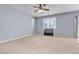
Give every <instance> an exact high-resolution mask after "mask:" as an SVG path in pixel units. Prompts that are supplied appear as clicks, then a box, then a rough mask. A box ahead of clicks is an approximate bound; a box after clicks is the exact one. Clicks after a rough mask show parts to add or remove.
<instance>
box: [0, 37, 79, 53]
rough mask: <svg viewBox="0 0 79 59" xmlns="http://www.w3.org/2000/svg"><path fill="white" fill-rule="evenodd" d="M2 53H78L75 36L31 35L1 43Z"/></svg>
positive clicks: (78, 45)
mask: <svg viewBox="0 0 79 59" xmlns="http://www.w3.org/2000/svg"><path fill="white" fill-rule="evenodd" d="M0 53H1V54H28V53H30V54H67V53H68V54H75V53H76V54H78V53H79V43H77V42H76V40H75V39H73V38H62V37H52V36H29V37H24V38H21V39H17V40H13V41H9V42H6V43H2V44H0Z"/></svg>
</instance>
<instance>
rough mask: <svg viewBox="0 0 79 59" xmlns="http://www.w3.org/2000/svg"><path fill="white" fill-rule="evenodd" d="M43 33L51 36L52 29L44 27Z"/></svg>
mask: <svg viewBox="0 0 79 59" xmlns="http://www.w3.org/2000/svg"><path fill="white" fill-rule="evenodd" d="M44 35H49V36H53V29H45V30H44Z"/></svg>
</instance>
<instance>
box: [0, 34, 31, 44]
mask: <svg viewBox="0 0 79 59" xmlns="http://www.w3.org/2000/svg"><path fill="white" fill-rule="evenodd" d="M28 36H32V34H28V35H23V36H19V37H13V38H10V39H7V40H5V41H1V42H0V43H4V42H9V41H12V40H16V39H20V38H23V37H28Z"/></svg>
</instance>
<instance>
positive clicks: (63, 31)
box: [36, 11, 79, 37]
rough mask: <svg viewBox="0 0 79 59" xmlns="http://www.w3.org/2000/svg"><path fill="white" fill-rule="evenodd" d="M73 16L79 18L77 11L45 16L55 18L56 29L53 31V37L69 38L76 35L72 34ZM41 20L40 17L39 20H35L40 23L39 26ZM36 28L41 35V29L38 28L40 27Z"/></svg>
mask: <svg viewBox="0 0 79 59" xmlns="http://www.w3.org/2000/svg"><path fill="white" fill-rule="evenodd" d="M75 16H79V11H76V12H69V13H62V14H56V15H51V16H47V17H56V29H54V35H55V36H70V37H73V36H75V35H76V33H74V30H75V28H74V18H75ZM42 18H43V17H40V18H37V19H36V20H37V21H38V22H40V24H42V20H40V19H42ZM44 18H46V17H44ZM37 25H38V24H37ZM38 27H39V29H40V30H41V31H40V32H41V33H43V32H42V30H43V28H40V27H41V25H38ZM38 31H39V30H38V29H37V32H38ZM38 34H40V33H38Z"/></svg>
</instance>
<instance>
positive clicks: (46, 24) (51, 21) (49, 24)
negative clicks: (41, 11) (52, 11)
mask: <svg viewBox="0 0 79 59" xmlns="http://www.w3.org/2000/svg"><path fill="white" fill-rule="evenodd" d="M46 28H47V29H56V17H50V18H43V29H46Z"/></svg>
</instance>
